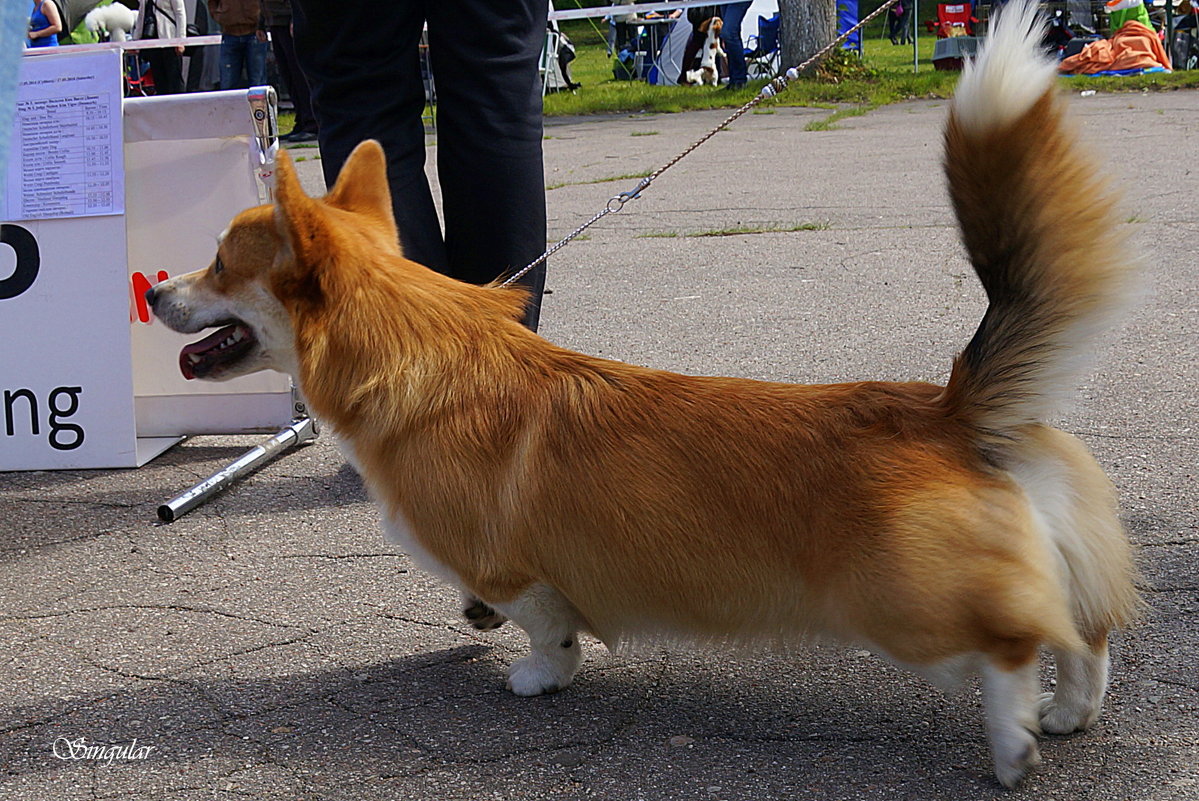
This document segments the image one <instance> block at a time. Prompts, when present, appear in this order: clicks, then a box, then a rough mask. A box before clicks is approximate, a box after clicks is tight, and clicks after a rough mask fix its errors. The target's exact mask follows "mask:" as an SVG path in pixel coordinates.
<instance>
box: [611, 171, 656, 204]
mask: <svg viewBox="0 0 1199 801" xmlns="http://www.w3.org/2000/svg"><path fill="white" fill-rule="evenodd" d="M653 180H654V176H652V175H647V176H645V177H644V178H642V179H641V181H640V182H639V183H638V184H637V185H636V186H635V187H633V190H632V191H631V192H621V193H620V194H619V195H613V196H612V197H610V198H608V205H607V207H606V208H607V209H608V211H610V212H617V211H620V210H621V209H623V208H624V204H626V203H628V202H629V201H630V200H637V199H639V198H640V197H641V190H642V189H645V188H646V187H647V186H649V185H650V184H651V183H653ZM613 204H615V206H614V205H613Z"/></svg>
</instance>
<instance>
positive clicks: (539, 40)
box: [428, 0, 547, 330]
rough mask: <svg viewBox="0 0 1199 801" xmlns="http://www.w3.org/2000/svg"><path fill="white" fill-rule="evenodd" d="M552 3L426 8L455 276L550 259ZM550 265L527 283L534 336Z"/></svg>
mask: <svg viewBox="0 0 1199 801" xmlns="http://www.w3.org/2000/svg"><path fill="white" fill-rule="evenodd" d="M546 12H547V0H509V2H507V3H504V4H502V10H501V7H500V6H497V5H496V4H495V3H493V2H489V1H488V0H464V1H463V2H459V3H430V4H429V12H428V14H429V37H430V41H429V53H430V58H431V60H432V64H433V75H434V78H435V80H436V81H437V97H438V118H437V140H438V147H437V164H438V172H439V180H440V182H441V190H442V205H443V210H444V213H445V229H446V231H445V238H446V252H447V254H448V257H449V275H451V276H453V277H455V278H458V279H460V280H462V281H469V282H471V283H476V284H481V283H486V282H488V281H492V280H494V279H496V278H497V277H500V276H503V275H504V274H506V273H511V272H513V271H516V270H519V269H520V268H522V267H524V266H525V265H527V264H528V263H529V262H531V261H533V259H535V258H537V257H538V256H540V255H541V254H542V253H543V252H544V251H545V246H546V237H545V234H546V212H545V176H544V171H543V167H542V154H541V137H542V120H541V80H540V78H539V77H538V69H537V66H538V60H539V59H540V57H541V52H542V48H543V47H544V44H545V34H546V23H545V19H546ZM544 283H545V266H544V265H541V266H539V267H538V268H537V269H536V270H534V271H532V272H531V273H529V275H527V276H525V278H524V279H522V281H521V284H522V285H523V286H526V287H528V288H529V290H530V292H531V297H530V304H529V307H528V313H527V315H526V317H525V324H526V325H528V326H529V327H530V328H532V329H534V330H536V327H537V320H538V315H539V310H540V302H541V293H542V288H543V286H544Z"/></svg>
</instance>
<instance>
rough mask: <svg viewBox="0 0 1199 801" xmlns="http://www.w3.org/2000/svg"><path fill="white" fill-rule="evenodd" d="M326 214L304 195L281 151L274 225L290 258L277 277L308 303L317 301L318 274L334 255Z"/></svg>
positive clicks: (293, 168)
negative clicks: (284, 243) (282, 271)
mask: <svg viewBox="0 0 1199 801" xmlns="http://www.w3.org/2000/svg"><path fill="white" fill-rule="evenodd" d="M325 215H326V212H325V210H324V209H322V208H321V204H320V202H319V201H317V200H313V199H312V198H310V197H308V195H307V194H305V193H304V187H302V186H300V179H299V178H298V177H297V176H296V168H295V167H294V166H293V165H292V162H291V157H290V156H288V155H287V151H285V150H280V151H279V156H278V162H277V163H276V165H275V225H276V227H277V228H278V230H279V234H280V236H282V237H283V240H284V241H285V242H286V243H287V245H288V249H289V250H290V252H291V256H292V258H291V259H290V260H289V262H290V263H289V264H288V265H287V267H286V269H285V275H283V276H280V278H281V279H283V281H284V283H285V284H286V285H287V287H288V290H289V292H290V293H291V294H293V295H296V296H299V297H303V298H304V299H307V300H309V301H317V300H319V297H320V278H319V276H318V273H319V272H320V269H321V267H322V265H323V264H324V263H325V261H326V260H327V259H328V258H329V257H330V256H331V254H332V252H333V248H332V242H331V238H332V231H331V230H330V227H329V223H328V221H327V220H326V219H325Z"/></svg>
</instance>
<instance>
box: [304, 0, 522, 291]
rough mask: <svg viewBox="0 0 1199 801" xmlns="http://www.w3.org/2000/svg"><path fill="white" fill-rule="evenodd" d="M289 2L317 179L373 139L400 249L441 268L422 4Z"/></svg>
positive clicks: (329, 175) (330, 174) (331, 176)
mask: <svg viewBox="0 0 1199 801" xmlns="http://www.w3.org/2000/svg"><path fill="white" fill-rule="evenodd" d="M455 5H456V4H455ZM292 10H293V14H294V16H293V22H294V35H295V45H296V56H297V57H298V59H299V64H300V68H301V69H302V70H303V71H304V74H305V75H306V76H307V77H308V81H309V85H310V86H311V88H312V104H313V111H314V112H315V113H316V118H317V121H318V122H319V125H320V145H321V163H322V166H323V167H324V171H325V182H326V183H327V184H328V185H330V186H332V185H333V182H334V181H335V180H336V179H337V174H338V173H339V172H340V171H341V165H342V164H343V163H345V160H346V158H347V157H348V156H349V155H350V151H351V150H353V149H354V147H355V146H356V145H357V144H358V143H359V142H361V141H362V140H363V139H377V140H379V142H380V144H382V145H383V150H384V152H385V153H386V154H387V180H388V184H389V186H390V187H391V203H392V209H393V210H394V212H395V217H396V225H397V226H398V228H399V231H400V245H401V246H402V247H403V249H404V254H405V255H406V256H407V257H408V258H410V259H412V260H413V261H415V262H418V263H419V264H423V265H425V266H426V267H431V268H433V269H434V270H438V271H440V272H445V270H446V265H447V259H446V252H445V243H444V241H443V240H442V236H441V224H440V223H439V222H438V219H437V210H436V208H435V207H434V205H433V196H432V193H431V192H430V191H429V184H428V181H427V179H426V178H425V171H424V164H425V129H424V123H423V122H422V121H421V112H422V110H423V109H424V106H425V89H424V85H423V84H422V83H421V79H420V61H419V54H418V51H417V44H418V43H419V41H420V34H421V23H422V19H423V12H422V10H421V9H420V8H419V7H418V4H416V3H412V2H403V3H397V2H394V0H361V1H360V2H354V3H336V2H331V1H330V0H296V2H294V3H293V5H292ZM439 88H440V87H439ZM543 238H544V237H543Z"/></svg>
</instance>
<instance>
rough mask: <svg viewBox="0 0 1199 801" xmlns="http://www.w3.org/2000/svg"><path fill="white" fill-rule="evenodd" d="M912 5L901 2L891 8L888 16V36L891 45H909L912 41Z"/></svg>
mask: <svg viewBox="0 0 1199 801" xmlns="http://www.w3.org/2000/svg"><path fill="white" fill-rule="evenodd" d="M911 28H912V4H911V3H910V2H900V3H896V4H895V5H893V6H891V11H890V12H888V14H887V36H888V37H890V39H891V44H893V45H899V44H907V43H908V42H909V41H911V37H912V33H911Z"/></svg>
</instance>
